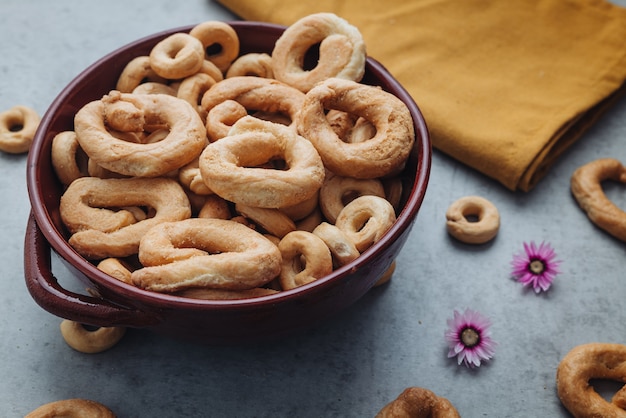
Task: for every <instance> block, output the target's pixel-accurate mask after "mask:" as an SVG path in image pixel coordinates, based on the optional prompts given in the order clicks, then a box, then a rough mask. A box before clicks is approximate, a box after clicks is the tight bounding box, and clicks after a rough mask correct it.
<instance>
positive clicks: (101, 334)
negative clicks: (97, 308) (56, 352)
mask: <svg viewBox="0 0 626 418" xmlns="http://www.w3.org/2000/svg"><path fill="white" fill-rule="evenodd" d="M60 328H61V335H62V336H63V339H64V340H65V342H66V343H67V345H69V346H70V347H72V348H73V349H74V350H76V351H80V352H81V353H88V354H95V353H100V352H102V351H105V350H108V349H109V348H111V347H113V346H114V345H115V344H117V343H118V342H119V341H120V340H121V339H122V337H123V336H124V334H125V333H126V328H124V327H99V328H97V329H95V330H94V331H91V330H88V329H87V328H85V326H84V325H83V324H80V323H78V322H74V321H70V320H68V319H64V320H63V321H61V325H60Z"/></svg>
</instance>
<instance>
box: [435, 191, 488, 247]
mask: <svg viewBox="0 0 626 418" xmlns="http://www.w3.org/2000/svg"><path fill="white" fill-rule="evenodd" d="M446 220H447V221H446V228H447V230H448V233H449V234H450V235H452V236H453V237H454V238H456V239H458V240H459V241H461V242H464V243H466V244H484V243H486V242H488V241H490V240H492V239H493V238H494V237H495V236H496V235H497V234H498V230H499V229H500V213H499V212H498V209H497V208H496V207H495V205H494V204H493V203H491V202H490V201H489V200H487V199H485V198H483V197H480V196H466V197H462V198H460V199H459V200H457V201H455V202H454V203H452V204H451V205H450V206H449V207H448V210H447V211H446Z"/></svg>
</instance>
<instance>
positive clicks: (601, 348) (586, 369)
mask: <svg viewBox="0 0 626 418" xmlns="http://www.w3.org/2000/svg"><path fill="white" fill-rule="evenodd" d="M591 379H608V380H615V381H618V382H622V383H626V345H622V344H608V343H589V344H583V345H579V346H576V347H574V348H573V349H572V350H571V351H570V352H569V353H567V354H566V355H565V357H563V359H562V360H561V362H560V363H559V366H558V368H557V373H556V384H557V392H558V395H559V399H561V402H562V403H563V406H565V408H567V410H568V411H569V412H571V413H572V414H573V415H574V416H575V417H581V418H582V417H624V416H626V410H625V409H626V393H625V392H626V390H625V389H624V388H622V389H621V390H619V391H618V392H617V393H616V394H615V396H614V397H613V399H612V401H611V402H610V403H609V402H607V401H606V400H605V399H604V398H603V397H602V396H600V395H599V394H598V393H597V392H596V391H595V390H594V388H593V386H591V385H590V384H589V381H590V380H591Z"/></svg>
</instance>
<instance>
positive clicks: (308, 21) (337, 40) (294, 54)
mask: <svg viewBox="0 0 626 418" xmlns="http://www.w3.org/2000/svg"><path fill="white" fill-rule="evenodd" d="M317 44H319V59H318V61H317V64H316V65H315V67H314V68H313V69H311V70H305V69H304V61H305V55H306V53H307V51H308V50H309V49H310V48H311V47H312V46H314V45H317ZM366 58H367V56H366V49H365V42H364V41H363V37H362V35H361V33H360V32H359V30H358V29H357V28H356V27H354V26H352V25H351V24H350V23H348V22H347V21H346V20H344V19H342V18H340V17H339V16H337V15H335V14H332V13H315V14H311V15H308V16H305V17H303V18H301V19H299V20H298V21H296V22H295V23H293V24H291V25H290V26H289V27H288V28H287V29H285V31H284V32H283V34H282V35H281V36H280V37H279V38H278V40H277V41H276V44H275V45H274V49H273V50H272V68H273V72H274V77H275V78H276V79H277V80H280V81H282V82H285V83H287V84H289V85H291V86H294V87H296V88H298V89H299V90H301V91H303V92H307V91H309V90H310V89H312V88H313V86H315V85H316V84H317V83H318V82H320V81H323V80H325V79H328V78H330V77H337V78H343V79H347V80H352V81H361V78H363V74H364V73H365V60H366Z"/></svg>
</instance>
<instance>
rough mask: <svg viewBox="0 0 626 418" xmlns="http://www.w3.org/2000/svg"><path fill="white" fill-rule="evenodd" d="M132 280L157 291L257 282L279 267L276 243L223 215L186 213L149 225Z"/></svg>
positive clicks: (244, 285) (245, 286) (252, 285)
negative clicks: (177, 218)
mask: <svg viewBox="0 0 626 418" xmlns="http://www.w3.org/2000/svg"><path fill="white" fill-rule="evenodd" d="M139 261H140V262H141V264H142V265H144V266H145V267H143V268H140V269H138V270H135V271H133V273H132V276H131V277H132V280H133V283H134V284H135V285H136V286H138V287H141V288H142V289H147V290H153V291H156V292H168V293H172V292H178V291H181V290H185V289H190V288H197V287H205V288H213V289H225V290H246V289H252V288H255V287H261V286H263V285H264V284H266V283H268V282H269V281H271V280H272V279H274V278H275V277H276V276H278V274H279V272H280V265H281V255H280V252H279V251H278V248H277V247H276V245H274V244H273V243H272V242H270V241H269V240H268V239H267V238H265V237H264V236H263V235H261V234H260V233H258V232H256V231H254V230H253V229H250V228H248V227H247V226H245V225H242V224H240V223H237V222H234V221H231V220H223V219H208V218H190V219H187V220H183V221H179V222H165V223H161V224H159V225H156V226H155V227H153V228H151V229H150V230H149V231H148V232H147V233H146V234H145V235H144V236H143V238H142V239H141V245H140V246H139Z"/></svg>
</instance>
